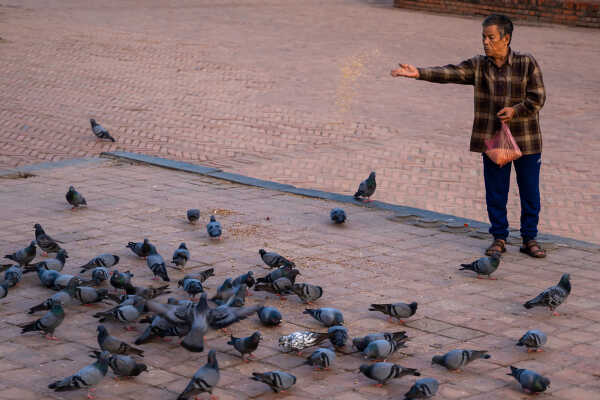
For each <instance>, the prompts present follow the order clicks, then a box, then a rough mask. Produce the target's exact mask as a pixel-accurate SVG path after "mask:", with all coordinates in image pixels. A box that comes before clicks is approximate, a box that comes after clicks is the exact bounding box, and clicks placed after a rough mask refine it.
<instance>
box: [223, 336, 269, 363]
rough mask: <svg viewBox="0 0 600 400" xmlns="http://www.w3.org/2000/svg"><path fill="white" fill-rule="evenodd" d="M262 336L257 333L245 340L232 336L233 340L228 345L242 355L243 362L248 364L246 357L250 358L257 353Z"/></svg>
mask: <svg viewBox="0 0 600 400" xmlns="http://www.w3.org/2000/svg"><path fill="white" fill-rule="evenodd" d="M261 339H262V336H261V335H260V332H258V331H256V332H254V333H253V334H252V335H251V336H248V337H245V338H236V337H234V336H233V335H231V340H230V341H229V342H227V344H230V345H232V346H233V347H234V348H235V349H236V350H237V351H239V352H240V354H241V355H242V360H243V361H245V362H248V361H249V360H248V359H245V358H244V356H245V355H246V354H248V358H250V357H251V356H252V353H253V352H254V351H256V349H257V348H258V344H259V343H260V340H261Z"/></svg>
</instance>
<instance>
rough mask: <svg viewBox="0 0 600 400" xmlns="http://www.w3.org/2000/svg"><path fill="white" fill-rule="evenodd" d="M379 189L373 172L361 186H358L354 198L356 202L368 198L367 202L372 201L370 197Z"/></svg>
mask: <svg viewBox="0 0 600 400" xmlns="http://www.w3.org/2000/svg"><path fill="white" fill-rule="evenodd" d="M376 188H377V183H376V182H375V172H371V173H370V174H369V177H368V178H367V179H365V180H364V181H362V182H361V183H360V185H358V190H357V191H356V193H354V198H355V199H356V200H362V198H364V197H366V198H367V200H366V202H369V201H371V199H370V197H371V196H373V193H375V189H376Z"/></svg>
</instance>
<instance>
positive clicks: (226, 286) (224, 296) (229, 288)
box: [211, 278, 237, 304]
mask: <svg viewBox="0 0 600 400" xmlns="http://www.w3.org/2000/svg"><path fill="white" fill-rule="evenodd" d="M236 290H237V289H235V288H234V287H233V279H231V278H227V279H225V280H224V281H223V283H222V284H221V285H220V286H219V287H218V288H217V293H216V294H215V295H214V296H213V297H212V298H211V300H212V301H214V302H217V300H219V301H220V302H221V304H222V303H223V302H226V301H227V300H229V298H230V297H231V296H233V295H234V294H235V292H236Z"/></svg>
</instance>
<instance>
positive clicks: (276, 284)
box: [254, 270, 297, 296]
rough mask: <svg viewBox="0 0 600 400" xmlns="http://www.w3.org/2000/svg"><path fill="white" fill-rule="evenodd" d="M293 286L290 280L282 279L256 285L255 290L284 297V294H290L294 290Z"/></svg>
mask: <svg viewBox="0 0 600 400" xmlns="http://www.w3.org/2000/svg"><path fill="white" fill-rule="evenodd" d="M295 271H297V270H295ZM292 286H293V283H292V281H291V280H290V279H289V278H287V277H281V278H279V279H276V280H274V281H273V282H268V283H265V282H261V283H257V284H256V285H254V290H255V291H257V292H261V291H262V292H269V293H273V294H276V295H278V296H282V295H284V294H289V293H290V291H291V290H292Z"/></svg>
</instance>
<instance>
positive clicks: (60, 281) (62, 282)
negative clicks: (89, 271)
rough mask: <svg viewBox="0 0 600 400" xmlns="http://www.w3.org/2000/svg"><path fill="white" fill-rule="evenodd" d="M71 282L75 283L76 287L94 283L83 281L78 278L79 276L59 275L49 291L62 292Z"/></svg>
mask: <svg viewBox="0 0 600 400" xmlns="http://www.w3.org/2000/svg"><path fill="white" fill-rule="evenodd" d="M71 282H75V284H76V285H77V286H87V285H91V284H93V283H94V282H92V281H91V280H90V281H87V280H84V279H82V278H80V277H79V276H74V275H71V274H60V275H59V276H57V277H56V279H55V280H54V284H53V285H52V286H51V287H50V289H54V290H63V289H64V288H66V287H67V286H68V285H69V284H70V283H71Z"/></svg>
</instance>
